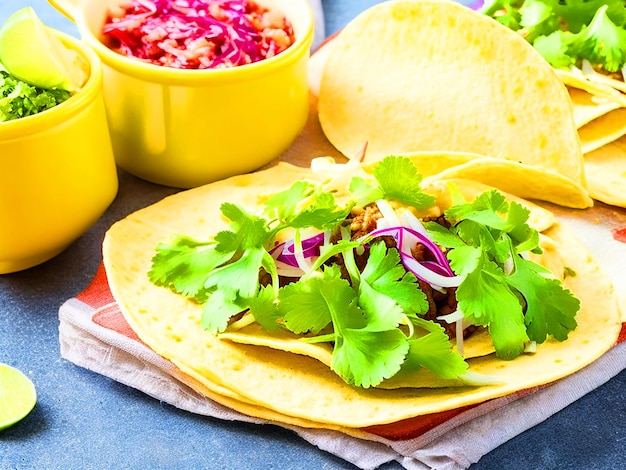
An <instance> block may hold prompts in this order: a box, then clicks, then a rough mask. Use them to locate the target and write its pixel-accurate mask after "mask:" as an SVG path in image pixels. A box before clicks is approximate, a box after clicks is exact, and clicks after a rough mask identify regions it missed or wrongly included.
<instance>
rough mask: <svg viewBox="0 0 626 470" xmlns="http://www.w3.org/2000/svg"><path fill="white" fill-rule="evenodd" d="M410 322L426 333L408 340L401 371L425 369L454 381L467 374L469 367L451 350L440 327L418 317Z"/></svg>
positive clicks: (446, 336) (447, 339)
mask: <svg viewBox="0 0 626 470" xmlns="http://www.w3.org/2000/svg"><path fill="white" fill-rule="evenodd" d="M411 320H412V322H413V323H414V324H415V325H416V326H420V327H422V328H424V329H426V330H427V331H428V333H427V334H426V335H424V336H421V337H419V338H412V339H410V340H409V352H408V354H407V357H406V362H405V363H404V364H403V365H402V369H403V370H405V369H406V370H418V369H419V368H420V367H426V368H427V369H430V370H431V371H433V372H434V373H435V374H437V375H438V376H439V377H441V378H444V379H454V378H457V377H460V376H462V375H463V374H465V372H467V369H468V368H469V365H468V364H467V362H465V359H463V357H462V356H461V355H460V354H459V353H457V352H455V351H454V350H453V349H452V347H451V345H450V339H449V338H448V335H447V334H446V332H445V330H444V328H443V327H442V326H441V325H439V324H437V323H435V322H432V321H428V320H424V319H423V318H419V317H415V318H412V319H411Z"/></svg>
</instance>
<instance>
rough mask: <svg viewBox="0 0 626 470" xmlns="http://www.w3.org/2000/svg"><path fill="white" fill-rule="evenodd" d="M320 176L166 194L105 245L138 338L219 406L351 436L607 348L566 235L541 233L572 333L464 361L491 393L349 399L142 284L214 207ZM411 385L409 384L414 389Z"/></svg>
mask: <svg viewBox="0 0 626 470" xmlns="http://www.w3.org/2000/svg"><path fill="white" fill-rule="evenodd" d="M322 178H325V176H324V175H323V174H321V173H313V172H312V171H311V170H309V169H304V168H299V167H295V166H292V165H288V164H279V165H277V166H275V167H272V168H270V169H268V170H264V171H262V172H258V173H255V174H250V175H242V176H236V177H233V178H229V179H227V180H223V181H219V182H217V183H212V184H210V185H207V186H202V187H199V188H196V189H193V190H188V191H184V192H181V193H178V194H176V195H173V196H170V197H168V198H166V199H164V200H162V201H161V202H159V203H157V204H155V205H153V206H150V207H147V208H145V209H142V210H140V211H138V212H135V213H133V214H131V215H130V216H128V217H127V218H125V219H123V220H121V221H119V222H117V223H115V224H114V225H113V226H112V227H111V229H110V230H109V231H108V232H107V234H106V237H105V240H104V244H103V259H104V264H105V267H106V272H107V276H108V280H109V285H110V288H111V291H112V293H113V295H114V297H115V299H116V301H117V303H118V304H119V307H120V309H121V311H122V312H123V314H124V316H125V318H126V319H127V321H128V322H129V324H130V325H131V327H132V328H133V329H134V331H135V332H136V333H137V334H138V336H139V337H140V338H141V339H142V340H143V341H144V342H145V343H146V344H147V345H149V346H150V347H151V348H152V349H154V350H155V351H156V352H157V353H158V354H160V355H162V356H163V357H165V358H166V359H169V360H170V361H171V362H173V363H174V364H175V365H176V366H177V367H178V368H179V369H180V370H181V371H182V372H183V373H184V374H186V375H187V376H189V377H190V384H191V385H192V386H194V385H193V384H197V385H195V388H196V389H197V390H198V391H199V392H200V393H203V394H205V395H207V396H209V397H210V398H212V399H214V400H215V401H217V402H218V403H222V404H224V405H226V406H230V407H232V408H234V409H237V410H239V411H241V412H243V413H246V414H249V415H251V416H257V417H261V418H268V419H272V420H274V421H277V422H280V423H284V424H299V425H307V426H311V427H323V428H331V429H342V430H344V431H346V432H350V433H353V434H355V433H358V432H360V431H359V428H363V427H366V426H373V425H379V424H385V423H395V422H398V421H401V420H404V419H408V418H411V417H415V416H420V415H424V414H430V413H435V412H439V411H444V410H449V409H455V408H458V407H463V406H467V405H471V404H475V403H480V402H483V401H485V400H489V399H492V398H496V397H500V396H503V395H507V394H510V393H513V392H516V391H519V390H522V389H527V388H531V387H534V386H537V385H540V384H545V383H548V382H551V381H554V380H557V379H559V378H561V377H564V376H566V375H569V374H571V373H573V372H575V371H577V370H579V369H580V368H582V367H584V366H585V365H587V364H589V363H590V362H592V361H593V360H595V359H597V358H598V357H599V356H600V355H602V354H603V353H604V352H605V351H607V350H608V349H609V348H610V347H611V346H612V345H613V344H615V341H616V338H617V335H618V332H619V329H620V323H619V312H618V308H617V305H616V301H615V296H614V292H613V288H612V285H611V283H610V280H609V279H608V278H607V277H606V275H605V274H604V273H603V272H602V271H601V270H600V268H599V267H598V265H597V264H595V262H594V261H593V260H592V259H591V257H590V256H589V254H588V253H587V252H586V251H585V250H584V248H583V247H582V245H581V244H580V243H578V242H577V241H576V239H575V237H573V236H572V235H571V234H569V233H566V232H565V231H563V229H562V228H561V227H560V226H559V225H558V224H554V225H552V227H551V228H550V229H549V230H548V231H547V232H546V234H547V235H548V236H550V238H552V239H553V240H554V243H555V244H554V246H555V247H558V254H559V255H560V256H561V257H562V258H563V260H564V264H565V265H567V266H568V267H571V268H572V269H573V270H575V271H576V273H577V274H578V275H577V276H576V277H570V278H568V279H567V285H568V287H569V288H570V289H572V290H573V291H574V293H575V294H577V295H578V296H579V298H581V301H582V310H581V311H580V313H579V314H578V316H577V321H578V324H579V326H578V328H577V329H576V330H575V331H574V332H572V333H571V334H570V338H569V339H568V340H567V341H566V342H564V343H558V342H555V341H552V340H548V341H546V343H544V344H543V345H541V346H540V348H538V351H537V353H536V354H533V355H524V356H521V357H519V358H517V359H515V360H513V361H509V362H504V361H500V360H497V359H495V358H494V357H493V356H492V355H490V356H486V357H482V358H477V359H472V360H471V361H470V362H471V370H473V371H475V372H478V373H483V374H490V375H496V376H497V377H498V378H499V379H500V380H501V382H500V383H499V384H498V385H492V386H483V387H449V388H442V389H424V388H402V389H398V390H381V389H359V388H355V387H352V386H350V385H347V384H346V383H345V382H343V380H341V379H340V378H339V377H338V376H337V375H335V374H334V373H333V372H332V371H330V370H329V368H328V367H327V366H325V365H324V364H322V363H321V362H320V361H317V360H315V359H312V358H309V357H305V356H302V355H296V354H290V353H287V352H281V351H275V350H271V349H269V348H263V347H256V346H248V345H237V344H235V343H233V342H230V341H223V340H221V339H219V338H218V337H215V336H212V335H210V334H208V333H207V332H206V331H204V330H203V329H202V327H201V325H200V316H201V310H202V308H201V306H199V305H198V304H195V303H193V302H191V301H189V300H186V299H184V298H183V297H181V296H179V295H176V294H174V293H172V292H171V291H169V290H168V289H165V288H162V287H157V286H155V285H153V284H152V283H150V281H149V280H148V276H147V272H148V270H149V269H150V266H151V259H152V257H153V255H154V253H155V247H156V246H157V244H158V243H159V242H162V241H164V240H167V239H168V238H169V237H170V236H171V235H172V234H173V233H184V234H186V235H189V236H192V237H195V238H198V239H207V238H210V237H212V236H214V235H215V234H216V233H217V232H218V231H219V230H221V229H224V228H226V227H227V225H226V222H225V221H224V220H222V219H221V218H220V211H219V206H220V204H221V203H222V202H226V201H228V202H234V203H239V204H241V205H243V206H246V207H248V208H254V207H256V205H258V203H259V198H263V197H264V196H266V195H268V194H272V193H275V192H277V191H280V190H283V189H286V188H287V187H289V186H290V185H291V184H292V183H293V182H294V181H297V180H301V179H311V180H319V179H322ZM415 386H419V384H415Z"/></svg>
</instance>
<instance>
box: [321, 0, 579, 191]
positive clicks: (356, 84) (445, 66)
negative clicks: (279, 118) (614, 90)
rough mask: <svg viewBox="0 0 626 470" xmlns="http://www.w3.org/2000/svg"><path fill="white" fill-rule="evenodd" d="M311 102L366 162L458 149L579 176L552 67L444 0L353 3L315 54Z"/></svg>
mask: <svg viewBox="0 0 626 470" xmlns="http://www.w3.org/2000/svg"><path fill="white" fill-rule="evenodd" d="M318 108H319V120H320V124H321V126H322V129H323V131H324V133H325V135H326V137H327V138H328V140H329V141H330V142H331V143H332V144H333V145H334V146H335V147H336V148H337V149H338V150H339V151H341V152H342V153H343V154H344V155H346V156H348V157H350V156H352V155H353V154H354V153H355V152H356V151H357V150H358V148H360V146H361V145H362V144H363V142H368V153H367V157H366V158H367V159H371V160H377V159H379V158H381V157H383V156H385V155H387V154H389V153H393V154H396V155H402V154H406V153H409V152H416V151H432V152H436V151H438V152H442V153H444V152H449V153H451V152H468V153H473V154H478V155H482V156H484V157H491V158H494V159H500V160H508V161H512V162H518V163H520V162H521V163H523V164H525V165H528V166H533V167H539V168H545V169H549V170H551V171H554V172H556V173H559V174H561V175H562V176H564V177H566V178H569V179H570V180H572V181H573V182H574V183H575V184H578V185H580V186H582V187H584V186H585V175H584V167H583V154H582V150H581V147H580V141H579V137H578V134H577V129H576V125H575V122H574V118H573V109H572V102H571V100H570V98H569V95H568V92H567V89H566V88H565V86H564V85H563V83H562V82H561V80H560V79H559V77H558V76H557V75H556V73H555V71H554V69H553V68H552V67H551V66H550V65H549V64H547V63H546V61H545V60H544V59H543V58H542V57H541V56H540V55H539V54H538V53H537V52H536V51H535V50H534V49H533V48H532V46H531V45H530V44H529V43H528V42H527V41H525V40H524V39H523V38H522V37H520V36H519V35H518V34H516V33H514V32H512V31H511V30H510V29H508V28H507V27H505V26H503V25H501V24H499V23H498V22H496V21H493V20H492V19H491V18H488V17H487V16H485V15H482V14H480V13H477V12H475V11H473V10H471V9H469V8H467V7H465V6H462V5H459V4H458V3H455V2H448V1H436V0H422V1H391V2H383V3H381V4H378V5H375V6H374V7H372V8H370V9H368V10H366V11H365V12H363V13H361V14H360V15H359V16H358V17H357V18H355V19H354V20H353V21H352V22H351V23H349V24H348V25H347V26H346V27H345V28H344V29H343V30H342V31H341V32H340V33H339V34H338V35H337V37H336V38H335V39H334V40H333V41H332V44H331V47H330V49H329V50H328V51H327V53H326V62H325V66H324V70H323V73H322V77H321V81H320V84H319V102H318ZM484 163H486V164H487V166H488V165H489V163H488V161H485V162H484ZM539 196H540V192H538V193H537V194H536V195H535V197H537V198H539Z"/></svg>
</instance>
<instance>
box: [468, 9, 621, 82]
mask: <svg viewBox="0 0 626 470" xmlns="http://www.w3.org/2000/svg"><path fill="white" fill-rule="evenodd" d="M480 11H481V12H482V13H484V14H486V15H488V16H490V17H492V18H494V19H496V20H497V21H499V22H500V23H502V24H504V25H505V26H507V27H508V28H510V29H512V30H513V31H518V32H519V33H520V34H521V35H522V36H523V37H524V38H526V40H528V42H530V43H531V44H532V45H533V46H534V47H535V49H536V50H537V51H538V52H539V53H540V54H541V55H542V56H543V57H544V58H545V59H546V60H547V61H548V62H549V63H550V64H551V65H552V66H553V67H555V68H564V69H568V68H569V67H570V66H572V65H575V66H578V67H579V68H580V67H581V62H582V60H587V61H589V62H590V63H591V65H593V66H595V67H598V68H600V69H603V70H605V71H606V72H618V71H620V70H621V69H622V68H623V67H624V64H625V63H626V29H625V23H626V5H625V4H624V2H623V1H621V0H609V1H606V0H589V1H583V0H513V1H512V0H492V1H487V2H486V3H485V5H484V6H483V7H482V8H481V10H480Z"/></svg>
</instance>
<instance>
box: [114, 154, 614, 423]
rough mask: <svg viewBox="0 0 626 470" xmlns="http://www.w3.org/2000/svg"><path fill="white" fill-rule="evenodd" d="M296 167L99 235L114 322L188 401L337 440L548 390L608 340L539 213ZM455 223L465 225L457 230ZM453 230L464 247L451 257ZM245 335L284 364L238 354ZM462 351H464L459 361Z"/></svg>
mask: <svg viewBox="0 0 626 470" xmlns="http://www.w3.org/2000/svg"><path fill="white" fill-rule="evenodd" d="M312 166H313V168H322V169H323V170H322V171H320V170H317V171H316V170H314V169H308V168H301V167H295V166H292V165H289V164H286V163H281V164H278V165H277V166H275V167H272V168H270V169H267V170H263V171H261V172H258V173H254V174H249V175H241V176H236V177H232V178H229V179H227V180H223V181H219V182H216V183H212V184H210V185H207V186H203V187H199V188H195V189H192V190H188V191H185V192H181V193H178V194H176V195H173V196H170V197H168V198H166V199H164V200H163V201H161V202H159V203H157V204H155V205H153V206H150V207H147V208H145V209H142V210H140V211H138V212H136V213H134V214H131V215H130V216H128V217H127V218H126V219H124V220H122V221H120V222H117V223H116V224H114V225H113V226H112V227H111V229H110V230H109V231H108V232H107V234H106V237H105V240H104V244H103V259H104V263H105V268H106V272H107V277H108V280H109V284H110V287H111V291H112V293H113V295H114V297H115V299H116V301H117V302H118V304H119V306H120V309H121V311H122V312H123V314H124V316H125V318H126V319H127V320H128V322H129V324H130V325H131V326H132V328H133V329H134V330H135V332H136V333H137V334H138V336H139V337H140V338H141V339H142V340H143V341H144V342H145V343H146V344H147V345H149V346H150V347H151V348H152V349H154V350H155V351H156V352H157V353H159V354H161V355H162V356H163V357H165V358H167V359H169V360H170V361H172V362H173V363H174V364H175V365H176V366H177V367H179V368H180V369H181V371H182V372H184V373H185V374H186V375H187V376H189V377H190V378H191V379H193V380H192V382H193V383H196V384H197V385H196V386H195V387H196V389H197V390H198V391H200V393H204V394H205V395H207V396H209V397H211V398H212V399H214V400H216V401H217V402H219V403H222V404H224V405H226V406H230V407H232V408H235V409H237V410H239V411H242V412H244V413H247V414H249V415H252V416H257V417H262V418H268V419H272V420H274V421H277V422H280V423H285V424H299V425H304V426H307V427H324V428H330V429H340V430H342V431H344V432H348V433H351V434H355V435H356V434H358V433H359V432H360V431H359V430H360V429H362V428H364V427H368V426H375V425H381V424H386V423H396V422H399V421H402V420H405V419H409V418H412V417H415V416H420V415H423V414H429V413H435V412H438V411H443V410H449V409H454V408H458V407H463V406H467V405H470V404H474V403H479V402H483V401H485V400H489V399H491V398H496V397H499V396H503V395H506V394H509V393H512V392H515V391H519V390H522V389H527V388H532V387H535V386H537V385H541V384H545V383H549V382H552V381H554V380H558V379H559V378H561V377H564V376H566V375H568V374H571V373H573V372H575V371H576V370H579V369H580V368H582V367H584V366H585V365H587V364H589V363H590V362H592V361H593V360H595V359H596V358H598V357H599V356H601V355H602V354H603V353H604V352H605V351H606V350H608V349H609V348H610V347H611V346H612V345H613V344H614V343H615V341H616V339H617V336H618V333H619V330H620V315H619V310H618V308H617V304H616V299H615V293H614V292H613V288H612V286H611V283H610V281H609V280H608V278H607V277H606V276H605V275H604V273H603V272H602V271H601V270H600V268H599V267H598V265H597V264H595V263H594V261H593V260H592V259H591V257H590V256H589V254H588V253H586V252H585V250H584V248H583V247H582V245H581V244H580V243H578V242H577V241H576V238H575V237H573V236H572V235H571V234H570V233H567V232H566V231H565V230H564V229H563V228H562V227H561V226H560V225H559V224H558V223H556V222H555V221H554V219H553V217H552V215H551V214H550V213H549V212H547V211H546V210H545V209H541V208H539V207H537V206H534V205H532V204H530V203H526V202H524V201H522V200H519V199H515V198H508V199H507V198H506V197H505V195H504V194H503V193H501V192H498V191H495V190H492V189H490V188H487V187H484V186H482V185H481V184H480V183H470V182H466V181H465V180H456V181H453V182H450V181H442V180H440V181H431V183H430V185H429V186H428V187H424V188H423V187H420V185H419V180H420V177H419V174H418V173H417V169H416V168H415V166H414V165H413V162H412V161H411V160H410V159H408V158H406V157H388V158H385V159H383V160H381V161H380V162H377V163H376V164H373V165H371V166H370V165H363V166H359V165H357V164H356V163H355V162H349V163H347V164H343V165H336V166H335V167H330V166H329V165H328V162H325V163H324V164H322V165H321V167H317V165H312ZM483 188H484V189H486V192H482V189H483ZM372 201H374V202H375V204H372ZM385 201H386V202H385ZM374 206H375V207H374ZM368 207H369V209H366V208H368ZM376 210H377V211H378V212H376ZM531 213H532V214H533V216H532V218H530V214H531ZM372 219H375V220H378V221H380V222H376V228H375V229H374V231H373V232H372V231H371V227H370V225H371V220H372ZM456 219H462V220H469V221H470V222H469V223H467V224H463V225H462V226H463V227H464V228H463V229H462V230H461V229H458V230H457V229H455V228H454V227H457V228H458V227H459V225H456V224H454V225H452V223H453V221H454V220H456ZM287 220H288V221H289V223H286V222H285V221H287ZM347 222H349V224H348V223H347ZM529 222H532V223H533V224H535V225H536V226H537V227H539V228H540V229H541V230H542V234H541V235H539V233H538V232H537V231H536V230H535V229H533V228H532V227H530V225H529ZM316 226H317V228H315V227H316ZM269 227H271V230H270V231H271V236H270V237H269V238H267V234H268V231H267V229H268V228H269ZM481 227H482V228H481ZM485 227H491V229H488V228H485ZM485 230H486V231H485ZM360 231H361V232H360ZM460 232H463V233H465V235H463V236H469V237H470V238H473V239H474V240H479V239H480V240H482V242H481V244H480V246H481V248H480V249H478V248H477V247H471V246H470V245H463V246H461V245H459V244H458V243H459V240H460V239H461V238H462V237H461V238H458V237H457V235H458V234H459V233H460ZM455 233H456V234H457V235H455ZM472 233H473V234H474V235H476V236H477V237H473V236H472V235H471V234H472ZM479 234H480V236H478V235H479ZM496 235H498V236H496ZM416 240H419V243H417V242H416ZM434 240H437V243H435V242H434ZM483 242H484V243H485V244H484V245H482V243H483ZM437 247H439V249H437ZM441 247H445V248H444V249H445V251H446V252H444V251H443V250H442V248H441ZM488 247H491V248H493V249H494V250H492V249H491V248H488ZM411 248H412V250H411ZM474 248H476V249H477V250H478V251H475V250H474ZM483 249H484V250H485V251H484V252H482V251H481V250H483ZM455 250H459V251H456V255H453V253H454V252H455ZM527 250H528V254H523V255H522V256H518V254H517V252H518V251H520V252H522V251H523V252H524V253H527ZM487 251H489V252H491V253H492V254H494V257H493V258H489V261H487V260H486V259H484V258H482V255H479V252H481V253H486V252H487ZM506 253H508V254H509V255H511V256H509V255H506ZM531 258H532V259H534V260H536V261H539V262H540V264H537V263H534V262H533V261H531ZM418 260H421V261H418ZM481 260H482V261H481ZM322 262H323V263H322ZM483 262H484V263H485V264H483ZM472 265H474V268H472ZM477 265H480V266H482V267H483V268H484V269H485V270H486V271H484V272H483V271H482V270H481V271H477V270H475V266H477ZM405 266H410V268H407V267H405ZM488 266H489V267H488ZM542 266H543V267H542ZM546 266H547V267H546ZM453 267H454V268H455V269H457V272H455V271H454V270H453V269H452V268H453ZM483 268H481V269H483ZM502 270H505V271H506V272H507V273H509V274H511V276H512V277H509V278H508V281H506V283H505V284H506V285H507V286H508V287H507V288H506V289H504V290H501V289H500V288H502V287H504V285H502V284H499V287H498V285H496V284H498V283H496V284H492V283H491V282H489V280H488V279H487V278H484V279H483V278H482V277H481V276H479V277H480V282H477V283H473V282H470V283H469V284H465V283H466V282H467V281H466V280H464V278H465V277H471V276H478V274H479V273H483V274H484V273H489V275H488V276H487V277H495V278H498V277H499V276H500V274H502V273H503V271H502ZM279 271H280V273H282V274H279ZM305 272H306V274H305ZM416 273H417V274H416ZM514 273H517V275H515V274H514ZM303 279H304V281H303V282H302V283H301V282H300V281H302V280H303ZM348 279H350V280H351V282H352V283H351V282H349V281H348ZM356 279H358V280H359V282H358V283H359V286H361V287H359V290H358V295H357V294H356V292H357V291H356V290H355V288H354V285H355V284H356V283H355V280H356ZM474 280H475V281H478V280H479V279H478V278H474ZM528 282H529V283H530V284H535V285H536V286H541V287H540V288H539V289H534V290H532V292H531V291H530V290H528V288H527V285H526V284H528ZM463 285H465V287H462V286H463ZM472 285H473V286H474V287H475V288H476V287H477V286H480V292H478V291H476V290H475V289H472V288H471V286H472ZM590 286H593V288H590ZM493 289H495V290H493ZM507 289H509V290H508V291H507ZM472 290H474V294H472V293H471V292H472ZM463 291H465V292H464V293H463ZM276 292H278V294H276ZM420 292H421V294H420ZM427 292H428V293H429V294H427ZM453 292H454V293H455V294H454V299H453V298H452V297H453V296H452V293H453ZM496 292H499V294H496ZM522 292H523V293H524V295H525V297H524V299H525V300H524V301H523V302H522V301H520V300H521V299H522V297H520V295H521V293H522ZM476 293H478V294H479V295H475V294H476ZM490 293H491V294H495V295H494V296H490V295H489V294H490ZM422 294H423V295H422ZM468 294H469V295H468ZM355 295H356V297H355ZM500 295H501V296H500ZM429 296H430V297H429ZM435 298H437V299H439V300H440V301H441V303H440V304H439V305H440V306H439V308H435V310H434V311H433V310H432V308H433V305H435V303H436V302H434V299H435ZM463 298H465V300H462V299H463ZM444 299H445V301H444ZM455 299H456V301H457V302H458V303H457V305H456V307H455ZM468 299H470V300H468ZM472 299H473V300H472ZM501 305H506V308H499V306H501ZM459 306H461V307H459ZM478 306H480V308H478ZM279 307H280V308H279ZM418 311H419V312H421V313H420V314H419V315H418V314H416V313H415V312H418ZM459 311H462V312H463V314H460V313H459ZM470 312H472V313H470ZM488 312H491V313H496V317H493V316H491V315H488ZM439 317H444V318H439ZM449 322H451V323H449ZM468 323H471V324H472V325H469V324H468ZM259 325H260V326H261V327H262V328H263V329H265V330H268V331H269V334H270V335H274V336H275V337H276V338H278V339H279V340H280V341H283V340H290V341H291V340H294V339H295V337H297V338H299V339H297V341H298V343H303V345H301V346H302V348H301V349H300V350H297V351H295V352H291V351H290V347H287V346H284V347H279V346H276V345H273V344H271V342H267V341H265V342H263V341H261V342H259V341H257V340H256V338H257V331H258V326H259ZM390 325H393V327H390ZM251 328H252V329H251ZM250 329H251V331H250ZM471 330H474V331H471ZM228 332H234V333H237V334H241V335H245V334H247V335H248V337H249V338H251V339H250V341H249V343H250V344H241V342H239V343H238V342H235V341H233V338H232V337H231V338H227V337H222V335H225V334H227V333H228ZM446 332H447V333H446ZM485 332H486V333H487V334H485ZM452 333H456V338H455V339H454V340H451V339H449V336H448V335H449V334H452ZM470 333H472V334H470ZM476 333H482V334H476ZM407 338H410V340H409V339H407ZM462 338H466V339H462ZM280 341H279V342H280ZM472 342H474V343H477V344H478V345H479V346H482V347H483V349H482V351H478V350H476V351H478V352H476V353H475V354H472V355H474V356H476V357H474V358H465V357H463V355H462V353H461V349H464V348H467V349H468V351H469V350H471V349H472ZM416 345H417V346H416ZM455 345H456V349H455ZM317 346H319V347H317ZM329 346H331V348H330V349H332V351H330V354H331V355H330V360H329V359H328V356H327V355H326V357H325V356H324V354H327V352H328V349H329ZM309 347H310V348H309ZM307 348H308V349H307ZM325 350H326V352H324V351H325ZM410 351H412V352H411V354H409V352H410ZM394 381H395V383H394Z"/></svg>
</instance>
